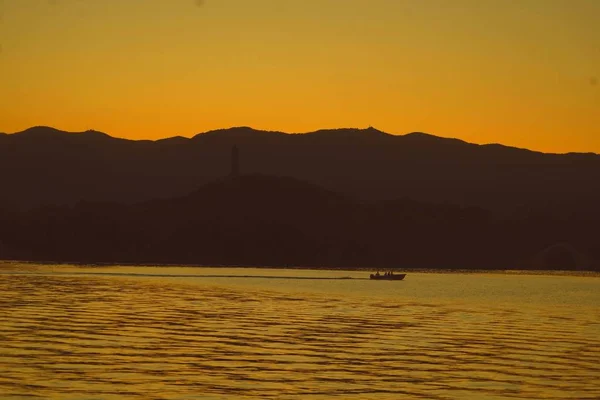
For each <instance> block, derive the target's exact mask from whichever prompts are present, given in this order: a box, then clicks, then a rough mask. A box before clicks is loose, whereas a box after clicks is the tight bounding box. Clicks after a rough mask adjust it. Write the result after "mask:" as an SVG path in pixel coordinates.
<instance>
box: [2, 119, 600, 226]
mask: <svg viewBox="0 0 600 400" xmlns="http://www.w3.org/2000/svg"><path fill="white" fill-rule="evenodd" d="M233 145H237V146H238V148H239V150H240V159H241V168H242V172H243V173H247V174H256V173H258V174H266V175H276V176H289V177H294V178H297V179H301V180H306V181H309V182H312V183H314V184H317V185H320V186H323V187H324V188H327V189H330V190H333V191H336V192H339V193H342V194H346V195H349V196H352V197H355V198H357V199H361V200H363V201H379V200H391V199H397V198H403V197H408V198H411V199H414V200H419V201H428V202H434V203H452V204H457V205H469V206H480V207H483V208H488V209H491V210H495V211H502V212H509V213H511V212H515V210H521V211H522V210H536V211H540V212H551V213H552V214H556V215H558V214H560V215H571V214H572V213H581V214H587V213H592V214H597V213H598V212H599V211H598V207H597V206H596V205H597V204H600V156H599V155H597V154H592V153H589V154H587V153H586V154H581V153H572V154H544V153H539V152H534V151H529V150H524V149H517V148H511V147H506V146H502V145H497V144H492V145H475V144H470V143H466V142H463V141H460V140H456V139H445V138H439V137H436V136H432V135H428V134H424V133H411V134H407V135H404V136H396V135H390V134H387V133H384V132H381V131H379V130H377V129H374V128H368V129H335V130H320V131H316V132H311V133H306V134H285V133H282V132H268V131H258V130H253V129H251V128H248V127H237V128H231V129H223V130H217V131H211V132H207V133H202V134H198V135H196V136H194V137H193V138H189V139H188V138H184V137H173V138H168V139H162V140H157V141H145V140H144V141H131V140H125V139H119V138H113V137H111V136H109V135H107V134H104V133H101V132H96V131H86V132H81V133H68V132H63V131H59V130H56V129H53V128H49V127H34V128H30V129H27V130H25V131H23V132H19V133H15V134H10V135H0V180H1V181H2V189H3V190H2V192H3V195H2V200H0V205H4V206H5V207H9V208H15V207H17V208H30V207H35V206H39V205H44V204H74V203H76V202H78V201H80V200H88V201H115V202H127V203H134V202H139V201H145V200H150V199H154V198H170V197H176V196H182V195H185V194H187V193H190V192H191V191H193V190H195V189H196V188H198V187H199V186H200V185H202V184H205V183H208V182H211V181H213V180H215V179H217V178H220V177H223V176H226V175H227V174H228V173H229V168H230V150H231V147H232V146H233Z"/></svg>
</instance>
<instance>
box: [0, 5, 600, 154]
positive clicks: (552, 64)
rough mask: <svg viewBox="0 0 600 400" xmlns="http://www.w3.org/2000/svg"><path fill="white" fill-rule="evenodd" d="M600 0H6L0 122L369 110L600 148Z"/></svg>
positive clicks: (140, 126) (150, 129)
mask: <svg viewBox="0 0 600 400" xmlns="http://www.w3.org/2000/svg"><path fill="white" fill-rule="evenodd" d="M599 21H600V1H599V0H495V1H492V0H301V1H300V0H204V1H198V0H0V131H2V132H9V133H10V132H15V131H19V130H23V129H25V128H27V127H30V126H34V125H50V126H54V127H56V128H59V129H63V130H70V131H83V130H86V129H96V130H100V131H103V132H106V133H109V134H111V135H112V136H117V137H126V138H132V139H157V138H162V137H168V136H175V135H181V136H192V135H194V134H195V133H198V132H203V131H206V130H210V129H217V128H225V127H230V126H238V125H247V126H252V127H254V128H257V129H268V130H282V131H286V132H306V131H311V130H316V129H319V128H334V127H361V128H365V127H367V126H369V125H373V126H375V127H377V128H378V129H380V130H384V131H386V132H390V133H397V134H404V133H407V132H411V131H423V132H428V133H432V134H435V135H438V136H446V137H457V138H460V139H463V140H467V141H470V142H474V143H504V144H507V145H513V146H518V147H526V148H531V149H536V150H542V151H552V152H568V151H594V152H598V153H600V22H599Z"/></svg>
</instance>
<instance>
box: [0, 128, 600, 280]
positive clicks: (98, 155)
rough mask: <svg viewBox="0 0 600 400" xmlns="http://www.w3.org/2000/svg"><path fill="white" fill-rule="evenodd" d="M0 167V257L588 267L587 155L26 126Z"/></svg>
mask: <svg viewBox="0 0 600 400" xmlns="http://www.w3.org/2000/svg"><path fill="white" fill-rule="evenodd" d="M233 146H235V148H236V149H239V158H240V160H239V164H240V170H241V173H240V174H237V173H236V174H233V175H232V174H231V171H230V170H231V168H232V167H231V164H232V161H231V154H232V147H233ZM236 158H237V150H236ZM0 166H1V167H2V168H0V177H1V178H2V182H3V184H2V189H3V190H2V193H3V196H2V197H1V198H2V201H3V204H0V258H4V259H7V258H8V259H20V260H38V261H58V262H132V263H185V264H202V265H249V266H310V267H315V268H319V267H326V268H350V267H352V268H375V267H380V268H525V269H531V268H536V269H592V270H593V269H596V270H598V269H600V262H599V261H600V243H599V242H598V240H597V239H596V237H597V234H596V233H597V232H596V230H597V226H600V225H599V223H600V214H599V213H598V209H597V204H598V200H600V199H599V198H598V197H599V192H600V190H599V182H600V179H599V178H600V156H598V155H596V154H562V155H559V154H544V153H538V152H532V151H528V150H523V149H516V148H511V147H505V146H501V145H483V146H482V145H473V144H469V143H466V142H463V141H460V140H456V139H444V138H439V137H435V136H432V135H427V134H424V133H412V134H408V135H404V136H394V135H389V134H387V133H384V132H381V131H378V130H376V129H374V128H369V129H362V130H361V129H336V130H321V131H317V132H313V133H307V134H285V133H281V132H268V131H256V130H253V129H251V128H247V127H240V128H232V129H225V130H218V131H211V132H207V133H203V134H199V135H197V136H195V137H193V138H191V139H187V138H183V137H174V138H168V139H163V140H158V141H131V140H125V139H117V138H113V137H110V136H108V135H106V134H104V133H101V132H96V131H86V132H81V133H67V132H62V131H58V130H56V129H52V128H47V127H36V128H31V129H28V130H26V131H23V132H20V133H17V134H10V135H0ZM236 171H237V168H236Z"/></svg>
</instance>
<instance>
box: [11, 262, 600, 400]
mask: <svg viewBox="0 0 600 400" xmlns="http://www.w3.org/2000/svg"><path fill="white" fill-rule="evenodd" d="M86 271H87V272H89V270H86ZM111 271H112V270H111ZM117 271H118V269H117ZM122 271H125V269H123V270H122ZM138 271H139V269H138ZM257 271H258V272H257ZM21 272H22V271H21ZM30 272H32V273H31V274H14V273H5V274H0V307H1V308H0V398H27V399H29V398H31V399H35V398H54V399H122V398H140V399H227V398H261V399H266V398H273V399H296V398H302V399H325V398H331V397H332V396H338V397H339V398H343V399H370V398H371V399H372V398H377V399H398V398H405V399H539V398H545V399H561V400H563V399H598V398H600V366H599V364H598V361H599V360H600V315H599V310H598V308H597V303H595V304H594V298H591V299H590V297H589V294H590V293H593V291H592V292H590V291H587V292H585V293H587V295H588V297H585V296H583V295H582V296H583V297H582V299H583V300H581V302H582V305H581V307H579V308H574V307H562V306H560V304H559V305H558V306H557V305H556V304H552V305H548V304H544V303H541V302H540V303H539V304H531V303H530V304H527V306H526V307H521V305H522V302H520V301H519V299H513V300H514V301H513V302H508V303H503V304H495V305H494V304H493V301H492V302H489V301H487V300H486V301H483V300H482V301H479V302H477V301H473V300H472V298H473V296H471V297H469V295H468V294H469V293H470V292H473V291H475V292H476V291H477V288H478V287H480V286H478V285H484V286H485V285H486V284H487V283H486V281H485V280H486V279H487V280H489V279H493V278H491V277H489V276H480V277H477V278H476V279H479V284H474V283H473V282H476V281H470V282H471V283H470V284H469V285H471V286H472V287H471V286H469V285H467V286H466V287H464V288H462V289H461V291H462V292H464V294H465V296H466V298H470V299H471V300H469V301H465V302H457V301H448V300H447V299H446V300H440V299H441V297H440V298H438V299H437V300H436V299H432V298H431V296H430V295H428V288H427V287H425V285H423V286H422V287H421V288H420V289H418V291H417V290H415V289H414V287H415V286H414V282H413V284H412V285H413V286H411V283H408V282H410V281H409V279H410V278H411V276H410V275H409V277H408V278H407V281H405V282H369V281H360V280H355V279H351V280H331V281H327V280H323V281H318V282H317V283H314V282H313V283H312V287H314V288H316V289H315V290H307V289H306V288H309V287H311V286H310V285H311V282H310V280H306V281H304V280H303V281H301V282H300V281H299V282H294V281H293V280H287V281H286V283H285V284H282V283H281V282H282V280H280V279H261V280H253V281H252V282H250V283H246V284H244V283H243V282H248V278H246V281H244V280H243V279H244V278H239V279H240V280H238V281H237V282H238V284H229V283H228V279H220V280H219V279H215V278H213V279H202V278H189V277H183V278H182V277H177V276H170V277H148V276H143V277H141V276H126V275H119V274H116V275H90V274H85V273H84V274H82V275H61V274H57V273H56V271H54V272H52V271H50V270H49V269H47V268H46V269H43V268H37V269H35V270H34V271H30ZM71 272H72V271H71ZM251 272H252V273H253V274H265V275H276V274H275V273H272V272H268V273H266V272H265V270H253V271H251ZM281 273H282V272H281V271H279V272H278V274H281ZM294 273H296V274H298V275H299V276H304V277H306V276H309V275H310V274H311V272H305V271H303V272H300V271H297V272H295V271H287V272H284V273H283V274H285V276H287V277H291V276H293V275H294ZM312 274H313V275H315V274H316V272H312ZM319 274H320V275H319V276H326V274H327V273H319ZM323 274H325V275H323ZM331 274H332V273H329V275H331ZM171 275H173V274H171ZM175 275H176V274H175ZM338 275H339V274H338ZM353 275H354V276H361V274H357V273H354V274H353ZM362 275H364V274H362ZM415 279H416V280H417V281H419V277H415ZM436 279H437V281H438V286H437V287H438V288H439V287H443V284H439V282H441V281H440V280H443V279H450V278H443V276H442V275H432V276H430V277H428V278H427V279H425V278H423V280H422V283H427V282H429V284H430V288H432V290H431V292H435V290H436V289H435V287H436V286H435V285H434V282H435V281H436ZM557 279H560V278H557ZM582 279H583V280H582V281H581V282H582V283H581V284H582V285H587V286H586V287H588V288H589V285H590V284H591V285H595V287H598V283H599V280H598V279H597V278H587V280H585V279H584V278H582ZM240 282H242V283H240ZM512 282H514V281H512ZM529 282H535V280H530V281H529ZM590 282H591V283H590ZM407 283H408V284H407ZM382 284H384V285H387V286H383V285H382ZM575 284H579V283H577V282H575ZM298 285H300V290H298ZM302 285H304V286H302ZM401 285H404V286H401ZM292 288H295V289H294V290H293V289H292ZM328 288H332V289H331V290H330V291H329V292H328V290H327V289H328ZM305 289H306V290H305ZM404 289H406V290H404ZM437 290H439V289H437ZM416 293H420V294H419V295H417V294H416ZM592 295H593V294H592ZM572 296H574V297H572V298H571V299H570V300H569V301H570V302H572V304H577V303H578V301H579V300H578V298H577V295H576V294H575V295H572ZM537 299H538V300H539V297H538V298H537ZM488 300H489V299H488ZM528 300H531V298H528Z"/></svg>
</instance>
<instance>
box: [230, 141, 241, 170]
mask: <svg viewBox="0 0 600 400" xmlns="http://www.w3.org/2000/svg"><path fill="white" fill-rule="evenodd" d="M229 175H230V176H232V177H236V176H239V175H240V155H239V150H238V147H237V146H236V145H233V147H232V148H231V171H230V173H229Z"/></svg>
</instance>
